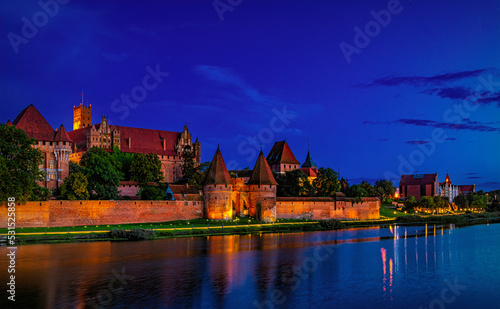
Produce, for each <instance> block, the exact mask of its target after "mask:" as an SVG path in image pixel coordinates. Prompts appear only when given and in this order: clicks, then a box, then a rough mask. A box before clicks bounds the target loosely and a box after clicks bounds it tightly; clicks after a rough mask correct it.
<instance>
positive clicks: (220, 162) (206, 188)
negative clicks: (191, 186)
mask: <svg viewBox="0 0 500 309" xmlns="http://www.w3.org/2000/svg"><path fill="white" fill-rule="evenodd" d="M232 191H233V182H232V179H231V177H230V176H229V172H228V171H227V168H226V163H224V159H223V158H222V153H221V151H220V149H219V147H217V151H216V152H215V155H214V158H213V159H212V162H211V163H210V166H209V167H208V170H207V174H206V177H205V181H204V183H203V201H204V204H205V216H206V217H207V218H208V219H214V220H230V219H232V218H233V207H232V200H231V194H232Z"/></svg>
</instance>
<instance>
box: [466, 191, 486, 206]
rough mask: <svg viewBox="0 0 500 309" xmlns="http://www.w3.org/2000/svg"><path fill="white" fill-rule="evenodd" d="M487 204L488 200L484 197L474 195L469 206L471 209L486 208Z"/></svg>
mask: <svg viewBox="0 0 500 309" xmlns="http://www.w3.org/2000/svg"><path fill="white" fill-rule="evenodd" d="M487 202H488V198H487V197H486V195H480V194H474V195H473V199H472V204H471V205H470V206H471V207H473V208H481V209H484V208H486V204H487Z"/></svg>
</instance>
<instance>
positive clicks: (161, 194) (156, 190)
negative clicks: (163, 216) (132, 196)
mask: <svg viewBox="0 0 500 309" xmlns="http://www.w3.org/2000/svg"><path fill="white" fill-rule="evenodd" d="M140 195H141V200H148V201H160V200H164V199H166V194H165V189H163V187H162V186H147V187H145V188H143V189H142V190H141V192H140Z"/></svg>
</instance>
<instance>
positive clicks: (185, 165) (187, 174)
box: [181, 146, 196, 183]
mask: <svg viewBox="0 0 500 309" xmlns="http://www.w3.org/2000/svg"><path fill="white" fill-rule="evenodd" d="M181 158H182V166H181V171H182V178H183V181H182V182H183V183H186V182H189V180H190V179H191V177H193V175H194V173H196V168H195V167H194V153H193V151H192V150H191V147H190V146H186V147H185V148H184V150H183V151H182V154H181Z"/></svg>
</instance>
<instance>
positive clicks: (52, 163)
mask: <svg viewBox="0 0 500 309" xmlns="http://www.w3.org/2000/svg"><path fill="white" fill-rule="evenodd" d="M49 168H54V160H50V162H49Z"/></svg>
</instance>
